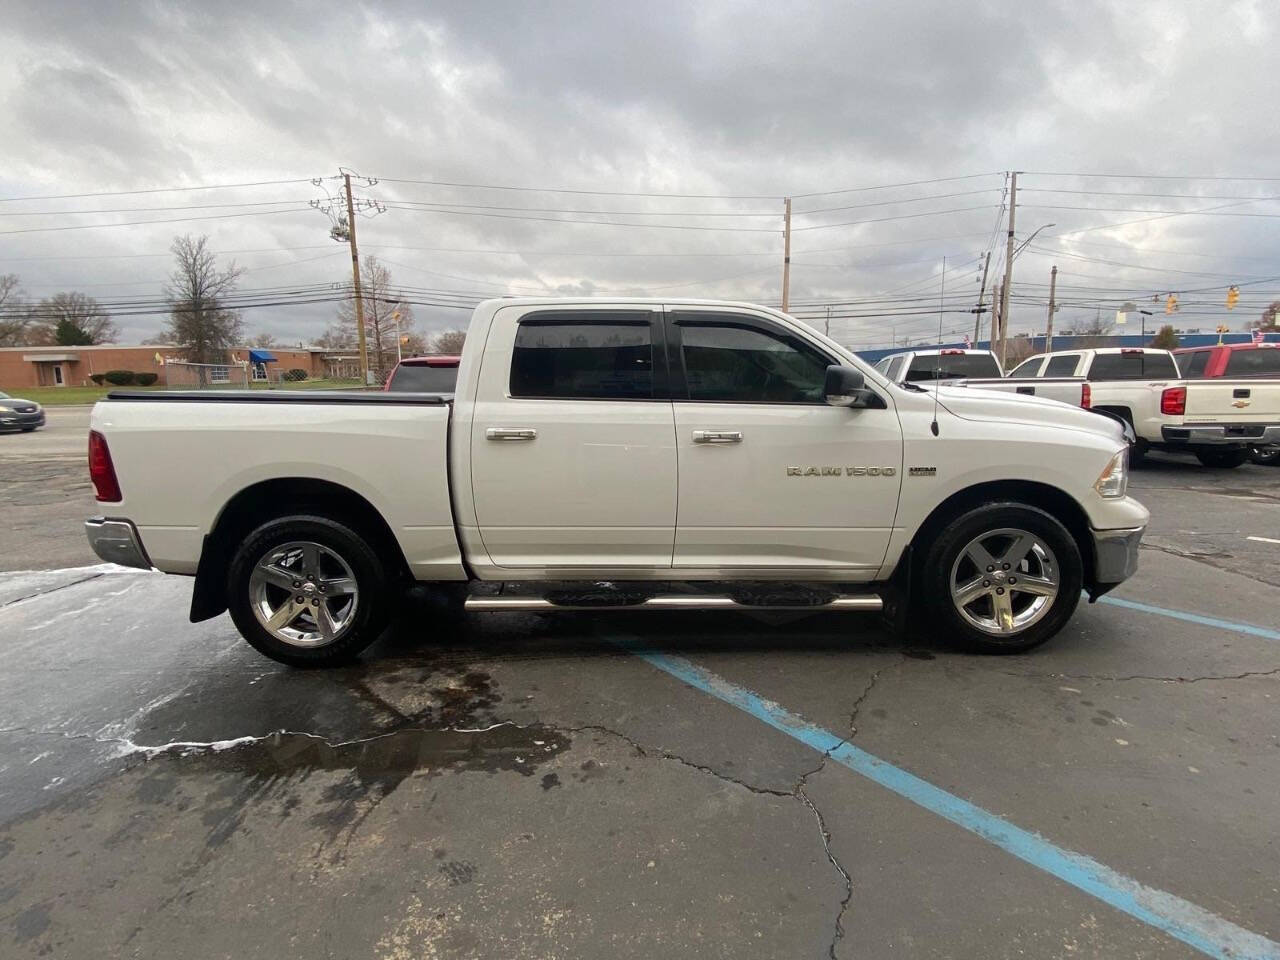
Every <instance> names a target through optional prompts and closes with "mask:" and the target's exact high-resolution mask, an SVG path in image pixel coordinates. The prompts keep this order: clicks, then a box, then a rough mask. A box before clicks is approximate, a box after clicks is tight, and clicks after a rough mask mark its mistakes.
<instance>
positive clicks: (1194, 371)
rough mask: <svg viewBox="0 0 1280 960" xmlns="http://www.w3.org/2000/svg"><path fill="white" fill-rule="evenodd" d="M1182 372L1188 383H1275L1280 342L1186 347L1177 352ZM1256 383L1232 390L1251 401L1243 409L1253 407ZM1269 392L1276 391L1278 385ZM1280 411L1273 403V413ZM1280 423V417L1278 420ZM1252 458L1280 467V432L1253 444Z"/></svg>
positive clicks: (1278, 378)
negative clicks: (1224, 379)
mask: <svg viewBox="0 0 1280 960" xmlns="http://www.w3.org/2000/svg"><path fill="white" fill-rule="evenodd" d="M1173 355H1174V356H1175V357H1176V358H1177V360H1178V369H1179V370H1181V371H1182V375H1183V376H1184V377H1185V378H1186V379H1188V380H1217V379H1219V378H1222V377H1232V378H1235V379H1240V380H1251V381H1252V380H1261V379H1265V380H1271V381H1277V382H1280V343H1265V342H1264V343H1222V344H1218V345H1216V346H1208V347H1186V348H1183V349H1181V350H1175V351H1173ZM1257 386H1258V385H1257V384H1254V383H1249V384H1238V385H1236V386H1235V387H1233V388H1232V390H1231V392H1232V399H1233V400H1235V401H1239V400H1242V399H1243V400H1247V401H1249V402H1248V403H1247V404H1245V405H1242V406H1241V409H1248V407H1252V406H1253V399H1254V394H1253V391H1254V390H1255V389H1256V387H1257ZM1268 389H1271V390H1275V389H1276V387H1275V384H1271V385H1270V386H1269V387H1268ZM1276 411H1280V403H1275V402H1273V412H1276ZM1276 419H1277V421H1280V417H1277V418H1276ZM1249 459H1251V460H1252V461H1253V462H1254V463H1261V464H1266V465H1268V466H1278V465H1280V429H1278V430H1272V431H1271V436H1270V437H1264V438H1262V439H1260V440H1259V441H1258V442H1256V443H1255V444H1254V445H1253V450H1252V451H1251V452H1250V455H1249Z"/></svg>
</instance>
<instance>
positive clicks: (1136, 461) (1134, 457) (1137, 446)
mask: <svg viewBox="0 0 1280 960" xmlns="http://www.w3.org/2000/svg"><path fill="white" fill-rule="evenodd" d="M1150 449H1151V444H1149V443H1147V441H1145V440H1143V439H1142V438H1141V437H1139V438H1138V440H1137V442H1136V443H1131V444H1129V466H1131V467H1134V468H1135V469H1136V468H1138V467H1142V466H1145V465H1146V462H1147V452H1148V451H1149V450H1150Z"/></svg>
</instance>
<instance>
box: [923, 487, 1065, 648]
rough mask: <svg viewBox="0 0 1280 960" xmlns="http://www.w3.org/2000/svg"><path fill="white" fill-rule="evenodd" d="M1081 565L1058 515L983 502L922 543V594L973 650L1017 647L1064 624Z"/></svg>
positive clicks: (941, 622)
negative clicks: (926, 543) (934, 536)
mask: <svg viewBox="0 0 1280 960" xmlns="http://www.w3.org/2000/svg"><path fill="white" fill-rule="evenodd" d="M1083 580H1084V564H1083V562H1082V561H1081V559H1080V550H1079V547H1078V546H1077V545H1076V542H1075V538H1074V537H1072V536H1071V533H1070V532H1069V531H1068V530H1067V529H1066V527H1064V526H1063V525H1062V524H1061V523H1060V522H1059V521H1058V520H1057V519H1056V518H1055V517H1053V516H1052V515H1051V514H1049V513H1046V512H1045V511H1044V510H1041V509H1039V508H1038V507H1032V506H1028V505H1027V504H1022V503H1014V502H996V503H985V504H982V505H981V506H978V507H975V508H973V509H971V510H969V511H967V512H966V513H964V514H962V515H961V516H959V517H957V518H955V519H954V520H953V521H951V522H950V523H948V524H947V526H946V528H945V529H944V530H943V531H942V532H941V533H939V534H938V537H937V539H936V540H934V542H933V543H932V544H928V545H927V546H926V552H925V556H924V561H923V564H922V566H921V576H920V581H921V586H922V591H921V592H922V594H923V595H924V596H925V597H927V598H928V603H929V607H930V612H931V614H932V620H933V622H934V623H935V624H937V625H938V626H940V627H942V629H943V630H944V631H945V633H946V634H947V635H948V636H949V637H950V638H951V639H953V640H954V641H955V642H956V643H957V644H958V645H960V646H962V647H965V648H967V649H969V650H972V651H974V652H976V653H1021V652H1022V651H1024V650H1030V649H1031V648H1032V647H1035V646H1038V645H1040V644H1042V643H1044V642H1045V641H1046V640H1048V639H1049V638H1050V637H1052V636H1053V635H1054V634H1055V633H1057V632H1058V631H1059V630H1061V629H1062V627H1063V626H1064V625H1065V624H1066V622H1067V621H1068V620H1069V619H1070V618H1071V615H1072V613H1074V612H1075V608H1076V604H1077V603H1079V602H1080V590H1081V586H1082V584H1083Z"/></svg>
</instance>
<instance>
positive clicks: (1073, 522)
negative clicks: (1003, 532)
mask: <svg viewBox="0 0 1280 960" xmlns="http://www.w3.org/2000/svg"><path fill="white" fill-rule="evenodd" d="M1001 501H1009V502H1015V503H1024V504H1026V505H1027V506H1031V507H1038V508H1039V509H1041V510H1043V511H1044V512H1045V513H1047V514H1049V515H1050V516H1052V517H1054V518H1055V519H1056V520H1057V521H1058V522H1059V523H1061V524H1062V525H1063V526H1064V527H1066V528H1067V532H1068V533H1070V534H1071V538H1072V539H1073V540H1074V541H1075V543H1076V549H1078V550H1079V551H1080V560H1081V563H1082V564H1083V567H1084V582H1085V583H1086V584H1089V583H1093V581H1094V556H1093V537H1092V534H1091V533H1090V532H1089V517H1088V515H1087V514H1086V513H1085V512H1084V508H1083V507H1082V506H1080V504H1079V502H1077V500H1076V499H1075V498H1074V497H1073V496H1071V494H1069V493H1067V492H1066V491H1064V490H1061V489H1059V488H1058V487H1054V486H1051V485H1050V484H1047V483H1039V482H1037V481H1034V480H993V481H989V482H987V483H979V484H975V485H973V486H971V487H965V488H964V489H963V490H958V491H956V492H955V493H953V494H951V496H949V497H947V498H946V499H945V500H943V501H942V502H941V503H939V504H938V505H937V506H936V507H934V508H933V510H932V511H931V512H930V513H929V515H928V516H927V517H925V519H924V522H923V523H921V524H920V526H919V527H918V528H917V529H916V532H915V534H914V535H913V536H912V538H911V542H910V545H909V547H908V549H909V550H910V551H911V556H912V558H913V561H914V562H919V561H920V559H921V558H923V556H924V554H925V552H926V550H925V545H926V544H928V543H929V541H930V540H931V539H933V538H934V537H936V536H937V535H938V533H939V532H940V531H941V530H942V529H943V528H944V527H945V526H946V525H947V523H949V522H950V521H952V520H954V519H956V518H957V517H959V516H960V515H961V514H963V513H966V512H968V511H969V510H972V509H973V508H974V507H978V506H981V505H982V504H984V503H995V502H1001Z"/></svg>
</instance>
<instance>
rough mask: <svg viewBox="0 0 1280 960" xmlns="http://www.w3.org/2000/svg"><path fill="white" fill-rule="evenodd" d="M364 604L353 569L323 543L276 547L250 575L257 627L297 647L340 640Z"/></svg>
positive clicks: (250, 601) (302, 543) (308, 542)
mask: <svg viewBox="0 0 1280 960" xmlns="http://www.w3.org/2000/svg"><path fill="white" fill-rule="evenodd" d="M359 601H360V591H359V588H358V587H357V585H356V578H355V574H353V573H352V572H351V567H350V566H349V565H348V564H347V562H346V561H345V560H343V559H342V557H340V556H339V555H338V554H337V553H335V552H334V551H333V550H331V549H329V548H328V547H326V546H324V545H323V544H320V543H314V542H312V541H310V540H297V541H293V542H290V543H284V544H281V545H280V546H278V547H272V548H271V550H270V551H268V552H267V553H266V554H265V555H264V556H263V557H262V559H261V560H259V561H258V563H257V565H256V566H254V568H253V573H252V574H251V575H250V577H249V605H250V606H251V607H252V608H253V615H254V616H255V617H256V618H257V620H258V623H260V624H261V625H262V628H263V629H264V630H266V631H267V632H268V633H269V634H271V635H272V636H273V637H275V638H276V639H277V640H280V641H282V642H283V643H287V644H289V645H290V646H293V647H323V646H327V645H329V644H331V643H334V642H336V641H337V640H339V639H340V638H341V637H342V635H343V634H344V633H345V632H346V631H347V629H348V628H349V627H350V626H351V623H352V621H353V620H354V619H355V615H356V608H357V606H358V605H359Z"/></svg>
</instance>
